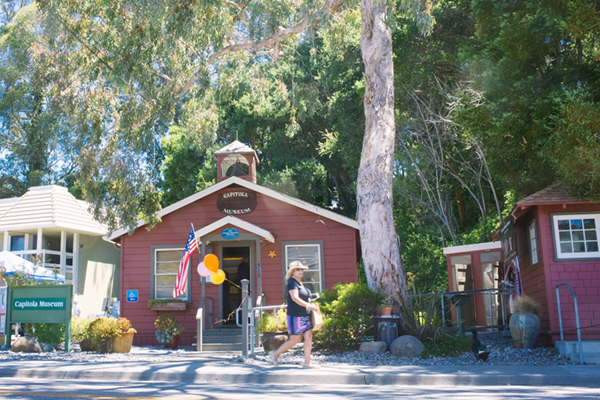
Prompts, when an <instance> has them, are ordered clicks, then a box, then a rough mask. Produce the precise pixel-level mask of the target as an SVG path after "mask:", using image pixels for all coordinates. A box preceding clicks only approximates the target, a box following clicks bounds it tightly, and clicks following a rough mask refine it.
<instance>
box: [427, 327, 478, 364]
mask: <svg viewBox="0 0 600 400" xmlns="http://www.w3.org/2000/svg"><path fill="white" fill-rule="evenodd" d="M423 344H424V345H425V351H424V352H423V353H421V358H430V357H454V356H460V355H461V354H463V353H465V352H467V351H469V350H471V339H470V338H468V337H466V336H464V335H463V336H456V334H454V333H453V332H450V331H445V330H444V331H443V332H441V333H440V334H439V335H437V337H436V338H434V337H429V338H427V339H426V340H425V341H424V342H423Z"/></svg>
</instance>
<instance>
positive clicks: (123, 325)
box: [113, 317, 137, 353]
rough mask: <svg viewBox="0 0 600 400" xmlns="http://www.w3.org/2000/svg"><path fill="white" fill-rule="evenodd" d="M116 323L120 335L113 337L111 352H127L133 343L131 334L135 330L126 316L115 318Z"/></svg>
mask: <svg viewBox="0 0 600 400" xmlns="http://www.w3.org/2000/svg"><path fill="white" fill-rule="evenodd" d="M117 324H118V325H119V331H120V333H121V335H120V336H118V337H115V338H114V339H113V352H114V353H129V352H130V351H131V345H132V344H133V335H134V334H135V333H137V331H136V330H135V329H134V328H133V326H131V322H130V321H129V320H128V319H127V318H123V317H121V318H119V319H117Z"/></svg>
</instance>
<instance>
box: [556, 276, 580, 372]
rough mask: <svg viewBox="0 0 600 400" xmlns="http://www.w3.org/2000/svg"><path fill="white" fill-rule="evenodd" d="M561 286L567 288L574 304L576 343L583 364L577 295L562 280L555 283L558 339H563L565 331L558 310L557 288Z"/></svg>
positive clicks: (558, 294) (567, 283) (558, 295)
mask: <svg viewBox="0 0 600 400" xmlns="http://www.w3.org/2000/svg"><path fill="white" fill-rule="evenodd" d="M561 286H566V287H567V288H569V291H570V292H571V295H572V296H573V305H574V306H575V323H576V324H577V343H578V345H579V361H580V362H581V365H583V343H582V342H581V327H580V326H579V308H578V307H577V296H575V292H574V291H573V288H572V287H571V285H569V282H563V283H559V284H558V285H556V304H557V306H558V324H559V326H560V340H561V341H564V340H565V332H564V330H563V323H562V313H561V311H560V293H559V291H558V288H559V287H561Z"/></svg>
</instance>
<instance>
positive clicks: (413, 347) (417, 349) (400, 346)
mask: <svg viewBox="0 0 600 400" xmlns="http://www.w3.org/2000/svg"><path fill="white" fill-rule="evenodd" d="M423 350H425V346H424V345H423V343H421V341H420V340H419V339H417V338H416V337H414V336H411V335H402V336H400V337H399V338H398V339H396V340H394V341H393V342H392V344H391V345H390V351H391V352H392V354H393V355H395V356H396V357H419V355H421V353H422V352H423Z"/></svg>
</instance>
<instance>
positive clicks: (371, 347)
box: [358, 341, 388, 354]
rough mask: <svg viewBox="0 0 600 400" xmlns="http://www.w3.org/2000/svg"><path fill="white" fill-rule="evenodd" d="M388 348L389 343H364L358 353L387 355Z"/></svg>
mask: <svg viewBox="0 0 600 400" xmlns="http://www.w3.org/2000/svg"><path fill="white" fill-rule="evenodd" d="M387 347H388V345H387V343H386V342H383V341H376V342H364V343H361V344H360V347H359V348H358V351H359V352H362V353H374V354H378V353H385V352H386V350H387Z"/></svg>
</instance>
